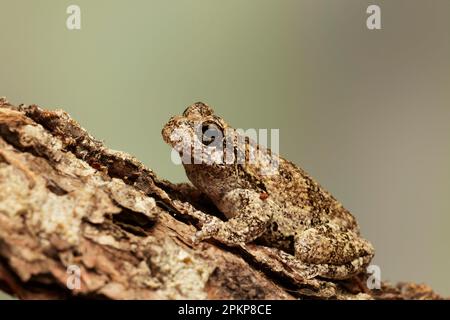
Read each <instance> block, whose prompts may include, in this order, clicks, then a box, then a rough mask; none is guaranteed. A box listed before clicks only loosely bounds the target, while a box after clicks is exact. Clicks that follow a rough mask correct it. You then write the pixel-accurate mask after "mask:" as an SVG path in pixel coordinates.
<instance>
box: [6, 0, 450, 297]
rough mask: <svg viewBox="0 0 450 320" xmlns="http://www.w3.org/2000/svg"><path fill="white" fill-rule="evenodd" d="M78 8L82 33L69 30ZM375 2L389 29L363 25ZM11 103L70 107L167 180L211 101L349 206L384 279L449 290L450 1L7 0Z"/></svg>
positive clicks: (179, 172)
mask: <svg viewBox="0 0 450 320" xmlns="http://www.w3.org/2000/svg"><path fill="white" fill-rule="evenodd" d="M70 4H77V5H79V6H80V7H81V18H82V29H81V30H80V31H69V30H67V28H66V25H65V22H66V18H67V14H66V8H67V6H68V5H70ZM369 4H378V5H380V7H381V10H382V28H383V29H382V30H379V31H370V30H368V29H367V28H366V25H365V20H366V18H367V14H366V8H367V6H368V5H369ZM0 12H1V18H0V63H1V71H0V96H6V97H7V98H8V100H9V101H10V102H12V103H15V104H19V103H26V104H31V103H37V104H39V105H42V106H45V107H47V108H50V109H54V108H63V109H65V110H67V111H68V112H69V113H70V114H71V115H72V116H73V117H74V118H75V119H77V120H78V121H79V122H80V123H81V124H82V125H83V126H84V127H85V128H87V129H88V130H89V132H91V133H92V134H94V135H95V136H96V137H97V138H99V139H102V140H104V141H105V142H106V144H107V145H108V146H110V147H112V148H114V149H119V150H124V151H127V152H129V153H131V154H133V155H135V156H137V157H138V158H139V159H140V160H142V161H144V163H146V164H147V165H148V166H149V167H151V168H152V169H154V170H155V172H157V174H158V175H159V176H160V177H163V178H167V179H170V180H172V181H184V180H185V179H186V178H185V175H184V172H183V169H182V168H181V167H179V166H175V165H174V164H172V162H171V160H170V149H169V147H168V146H167V145H165V144H164V142H163V141H162V139H161V136H160V131H161V128H162V125H163V124H164V123H165V121H167V119H168V118H169V117H170V116H171V115H174V114H179V113H180V112H182V111H183V109H184V108H185V107H186V106H187V105H189V104H190V103H192V102H195V101H197V100H201V101H204V102H207V103H209V104H210V105H212V106H214V107H215V109H216V112H217V113H218V114H220V115H222V116H223V117H224V118H225V119H228V122H230V123H231V124H232V125H233V126H234V127H238V128H269V129H270V128H279V129H280V140H281V144H280V152H281V153H282V154H283V155H284V157H286V158H288V159H290V160H292V161H294V162H295V163H297V164H299V165H301V166H302V167H303V168H304V169H306V170H307V171H308V172H309V173H310V174H311V175H312V176H313V177H315V178H316V179H317V180H318V181H319V182H320V183H321V184H322V185H324V186H325V187H326V188H327V189H328V190H330V191H331V192H332V193H333V194H334V195H335V196H336V197H337V198H338V199H340V200H341V201H342V202H343V204H344V205H345V206H346V207H347V208H349V209H350V210H351V211H352V212H353V213H354V214H355V216H356V217H357V219H358V221H359V222H360V225H361V229H362V233H363V235H364V236H365V237H366V238H368V239H369V240H371V241H372V242H373V244H374V245H375V248H376V249H377V253H376V258H375V260H374V263H375V264H378V265H379V266H380V267H381V276H382V279H383V280H392V281H399V280H412V281H417V282H426V283H428V284H430V285H431V286H433V287H434V288H435V289H436V290H437V291H438V292H439V293H442V294H445V295H450V277H449V275H448V270H450V255H449V244H450V233H449V232H448V229H449V227H450V197H449V196H450V194H449V191H450V165H449V164H450V145H449V141H450V34H449V33H450V32H449V31H450V19H449V18H450V17H449V16H450V1H448V0H442V1H440V0H433V1H425V0H422V1H415V0H414V1H413V0H409V1H406V0H403V1H400V0H397V1H370V2H369V1H361V0H351V1H350V0H345V1H344V0H341V1H332V0H328V1H325V0H308V1H299V0H297V1H295V0H292V1H290V0H282V1H276V0H271V1H267V0H244V1H243V0H227V1H223V0H222V1H221V0H190V1H174V0H170V1H168V0H158V1H148V0H146V1H144V0H142V1H137V0H133V1H125V0H123V1H116V0H114V1H113V0H108V1H106V0H102V1H100V0H96V1H89V0H77V1H75V0H74V1H62V0H59V1H56V0H54V1H50V0H40V1H31V0H29V1H23V0H20V1H18V0H0Z"/></svg>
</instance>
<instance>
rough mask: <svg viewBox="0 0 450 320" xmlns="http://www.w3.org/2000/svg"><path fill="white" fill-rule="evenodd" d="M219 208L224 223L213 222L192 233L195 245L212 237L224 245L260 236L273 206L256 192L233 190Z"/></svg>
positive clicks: (270, 216) (251, 239)
mask: <svg viewBox="0 0 450 320" xmlns="http://www.w3.org/2000/svg"><path fill="white" fill-rule="evenodd" d="M220 203H221V205H220V209H221V211H222V212H224V213H225V215H226V216H227V217H230V219H229V220H227V221H225V222H224V221H222V220H220V219H217V218H215V219H212V220H211V221H209V222H208V223H206V224H204V225H203V227H202V230H200V231H198V232H197V233H196V234H195V237H194V242H199V241H201V240H204V239H208V238H214V239H216V240H218V241H220V242H222V243H224V244H227V245H240V244H243V243H248V242H251V241H253V240H255V239H256V238H258V237H259V236H261V235H262V234H263V233H264V232H265V231H266V229H267V226H268V224H269V222H270V220H271V218H272V213H273V212H274V210H275V207H276V205H275V204H274V203H273V202H272V201H271V200H270V199H267V197H265V195H261V194H260V193H259V192H256V191H254V190H249V189H234V190H232V191H230V192H228V193H227V194H226V195H225V196H224V197H223V199H222V201H221V202H220Z"/></svg>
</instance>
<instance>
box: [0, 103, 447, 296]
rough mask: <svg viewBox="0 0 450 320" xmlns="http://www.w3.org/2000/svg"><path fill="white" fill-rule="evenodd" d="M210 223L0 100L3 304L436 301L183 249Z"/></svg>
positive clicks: (100, 153) (81, 141)
mask: <svg viewBox="0 0 450 320" xmlns="http://www.w3.org/2000/svg"><path fill="white" fill-rule="evenodd" d="M211 214H217V211H216V210H215V209H214V207H213V206H212V205H211V204H210V203H209V202H208V200H207V199H205V198H204V197H203V196H202V195H201V194H200V193H199V192H197V191H196V190H195V189H193V188H192V187H190V186H189V185H188V184H183V185H174V184H172V183H170V182H167V181H164V180H161V179H159V178H158V177H157V176H156V175H155V173H154V172H153V171H151V170H150V169H148V168H146V167H145V166H144V165H142V164H141V163H140V162H139V161H138V160H137V159H135V158H133V157H132V156H130V155H128V154H126V153H123V152H118V151H113V150H110V149H108V148H107V147H105V146H104V145H103V143H101V142H99V141H97V140H95V139H94V138H92V137H91V136H90V135H89V134H88V133H87V132H86V131H85V130H84V129H82V128H81V127H80V126H79V125H78V123H76V122H75V121H74V120H72V119H71V118H70V117H69V115H68V114H67V113H65V112H63V111H46V110H43V109H41V108H39V107H37V106H23V105H22V106H19V107H15V106H12V105H10V104H9V103H8V102H7V101H6V100H5V99H0V288H2V289H3V290H5V291H6V292H8V293H10V294H12V295H14V296H17V297H19V298H22V299H32V298H68V297H71V296H76V297H83V298H107V299H183V298H186V299H295V298H314V297H316V298H317V297H322V298H337V299H370V298H375V299H405V298H406V299H408V298H415V299H436V298H439V296H438V295H436V294H435V293H433V291H432V290H431V289H430V288H429V287H427V286H424V285H415V284H412V283H404V284H398V285H395V286H393V285H389V284H386V283H384V284H383V286H382V288H381V290H373V291H370V290H368V289H366V290H364V289H363V287H364V286H361V283H363V282H364V281H365V278H364V276H363V275H361V276H360V277H357V278H355V279H352V280H349V281H340V282H335V283H331V284H330V283H329V282H325V281H320V280H318V281H315V280H314V281H305V280H304V279H301V278H299V277H298V275H297V274H296V273H295V271H294V270H290V269H288V268H287V267H286V266H284V265H282V263H280V262H279V261H278V260H277V259H276V257H274V256H273V254H272V252H271V251H270V250H268V249H267V248H264V247H261V246H258V245H249V246H245V247H240V248H229V247H226V246H223V245H221V244H219V243H216V242H214V241H210V242H202V243H201V244H199V245H193V244H192V242H191V238H192V235H193V234H194V232H195V231H196V227H198V226H199V225H201V224H202V223H203V222H204V221H205V220H206V219H207V216H208V215H211ZM73 267H75V268H76V269H77V270H79V271H80V286H79V288H75V289H73V286H71V285H70V284H71V281H72V280H73V276H74V275H73V274H70V273H68V270H69V271H70V270H72V271H73V269H71V268H73ZM75 275H76V274H75ZM72 284H73V283H72ZM75 287H76V286H75ZM69 288H72V289H69Z"/></svg>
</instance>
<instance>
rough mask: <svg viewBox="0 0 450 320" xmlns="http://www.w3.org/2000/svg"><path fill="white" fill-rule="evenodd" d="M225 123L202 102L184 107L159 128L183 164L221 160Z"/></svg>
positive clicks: (217, 161)
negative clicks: (183, 109)
mask: <svg viewBox="0 0 450 320" xmlns="http://www.w3.org/2000/svg"><path fill="white" fill-rule="evenodd" d="M228 128H229V126H228V125H227V123H226V122H225V121H224V120H223V119H222V118H220V117H218V116H216V115H215V114H214V110H213V109H212V108H211V107H209V106H208V105H207V104H205V103H202V102H197V103H194V104H193V105H191V106H189V107H188V108H186V110H185V111H184V112H183V114H182V115H180V116H175V117H172V118H170V120H169V121H168V122H167V123H166V125H165V126H164V128H163V130H162V136H163V139H164V141H165V142H166V143H168V144H169V145H171V146H172V147H173V148H174V150H176V151H177V152H178V153H179V155H180V157H181V159H182V162H183V164H200V163H203V164H204V163H208V161H209V163H216V164H217V163H221V162H220V158H222V159H223V155H224V154H223V152H224V148H223V147H224V145H225V139H226V131H227V129H228Z"/></svg>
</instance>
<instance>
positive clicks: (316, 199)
mask: <svg viewBox="0 0 450 320" xmlns="http://www.w3.org/2000/svg"><path fill="white" fill-rule="evenodd" d="M162 136H163V139H164V141H165V142H166V143H167V144H169V145H170V146H171V147H172V149H173V152H174V153H176V154H178V156H179V158H180V159H181V162H182V164H183V166H184V169H185V172H186V175H187V177H188V179H189V181H190V182H191V183H192V185H193V186H194V187H195V188H196V189H198V190H199V191H200V192H201V193H203V194H204V195H206V197H207V198H208V199H209V200H211V202H212V203H213V204H214V205H215V206H216V207H217V209H218V210H219V211H220V212H221V213H222V214H223V216H224V219H220V218H218V217H212V218H211V219H209V220H208V221H207V222H206V223H204V224H203V225H202V227H201V229H200V230H198V231H197V232H196V233H195V235H194V239H193V240H194V243H199V242H201V241H207V240H209V239H212V240H215V241H219V242H220V243H223V244H225V245H228V246H242V245H245V244H248V243H257V244H258V245H262V246H266V247H268V248H273V249H274V250H277V252H279V253H280V254H281V257H282V259H283V260H284V261H286V262H287V263H288V264H289V265H291V266H292V267H295V268H297V269H298V270H303V271H304V272H303V274H304V275H305V277H307V278H314V277H320V278H323V279H331V280H344V279H349V278H351V277H353V276H355V275H357V274H360V273H362V272H364V270H365V269H366V267H367V266H368V264H369V263H370V261H371V260H372V258H373V257H374V253H375V251H374V247H373V245H372V244H371V243H370V242H369V241H368V240H366V239H365V238H363V237H362V236H361V234H360V228H359V225H358V223H357V221H356V218H355V217H354V216H353V215H352V214H351V213H350V212H349V211H348V210H347V209H346V208H344V206H343V205H342V204H341V203H340V202H339V201H338V200H337V199H336V198H335V197H334V196H333V195H331V193H329V192H328V191H327V190H325V189H324V188H323V187H322V186H321V185H320V184H319V183H318V182H316V181H315V180H314V179H313V178H312V177H311V176H310V175H309V174H308V173H307V172H305V170H303V169H302V168H301V167H299V166H297V165H295V164H294V163H293V162H291V161H289V160H286V159H284V158H283V157H281V156H280V155H278V153H277V152H272V150H271V149H270V148H268V147H267V146H264V145H262V144H258V142H257V141H256V140H255V139H252V137H248V136H246V135H245V132H244V133H243V132H242V130H238V129H234V128H233V127H231V126H230V125H229V124H228V123H227V122H226V121H225V120H224V119H223V118H221V117H220V116H218V115H216V114H215V112H214V110H213V108H212V107H210V106H209V105H208V104H206V103H203V102H196V103H194V104H192V105H190V106H189V107H187V108H186V109H185V111H184V112H183V113H182V114H181V115H177V116H173V117H171V118H170V119H169V121H168V122H167V123H166V124H165V125H164V127H163V129H162ZM305 270H306V272H305Z"/></svg>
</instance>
